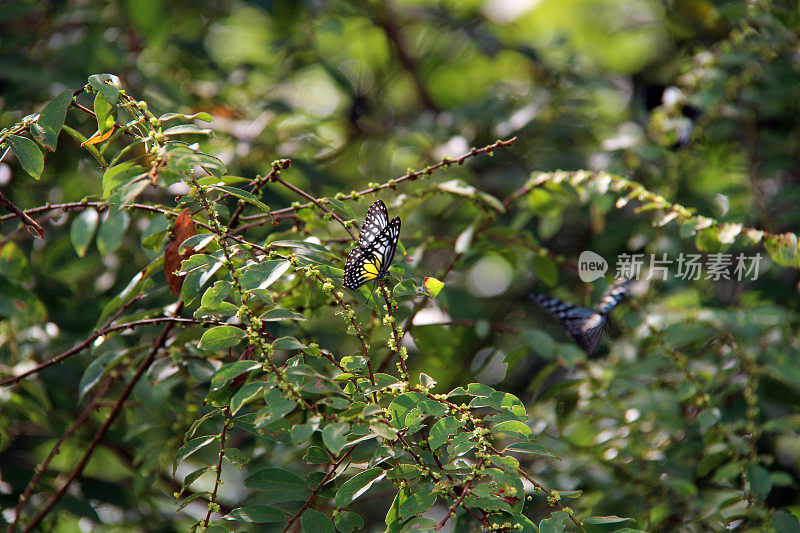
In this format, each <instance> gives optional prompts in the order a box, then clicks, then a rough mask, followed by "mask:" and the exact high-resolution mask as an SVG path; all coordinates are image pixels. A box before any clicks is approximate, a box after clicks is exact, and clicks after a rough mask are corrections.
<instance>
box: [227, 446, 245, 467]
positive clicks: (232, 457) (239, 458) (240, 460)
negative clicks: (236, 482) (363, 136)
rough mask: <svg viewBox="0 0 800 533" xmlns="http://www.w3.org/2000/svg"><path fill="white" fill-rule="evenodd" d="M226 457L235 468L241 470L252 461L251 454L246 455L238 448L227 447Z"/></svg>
mask: <svg viewBox="0 0 800 533" xmlns="http://www.w3.org/2000/svg"><path fill="white" fill-rule="evenodd" d="M225 459H227V460H228V462H229V463H230V464H232V465H233V466H234V467H235V468H237V469H239V470H241V469H242V468H244V467H245V466H247V464H248V463H249V462H250V456H249V455H245V453H244V452H242V451H241V450H240V449H238V448H227V447H226V448H225Z"/></svg>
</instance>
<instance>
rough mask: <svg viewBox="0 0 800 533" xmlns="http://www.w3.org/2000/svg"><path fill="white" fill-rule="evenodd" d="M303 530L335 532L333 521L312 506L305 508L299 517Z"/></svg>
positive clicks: (325, 532)
mask: <svg viewBox="0 0 800 533" xmlns="http://www.w3.org/2000/svg"><path fill="white" fill-rule="evenodd" d="M300 524H301V525H302V526H303V531H313V532H314V533H317V532H319V533H335V529H334V527H333V522H331V521H330V519H329V518H328V517H327V516H325V515H324V514H322V513H320V512H319V511H317V510H316V509H314V508H313V507H309V508H308V509H306V512H304V513H303V516H302V517H301V518H300Z"/></svg>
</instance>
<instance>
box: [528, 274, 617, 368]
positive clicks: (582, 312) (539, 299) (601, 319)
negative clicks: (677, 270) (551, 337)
mask: <svg viewBox="0 0 800 533" xmlns="http://www.w3.org/2000/svg"><path fill="white" fill-rule="evenodd" d="M629 283H630V280H628V279H620V280H617V281H616V282H614V284H612V285H611V286H610V287H609V288H608V290H606V292H605V294H604V295H603V298H602V299H601V300H600V303H599V304H597V309H589V308H587V307H583V306H580V305H575V304H573V303H570V302H564V301H562V300H559V299H558V298H554V297H552V296H546V295H544V294H537V293H532V294H531V295H530V298H531V299H532V300H533V301H534V302H536V303H538V304H539V305H540V306H541V307H542V309H544V310H545V311H547V312H548V313H550V314H551V315H553V316H554V317H556V319H558V321H559V322H560V323H561V327H563V328H564V329H565V330H566V332H567V333H568V334H569V336H570V337H572V338H573V340H575V342H576V343H577V344H578V346H580V347H581V349H582V350H583V351H585V352H586V353H587V354H588V355H590V356H591V355H592V354H594V352H596V351H597V346H598V344H600V338H601V337H602V335H603V331H604V330H605V328H606V326H607V325H608V320H609V315H611V311H613V310H614V308H615V307H616V306H617V305H618V304H619V303H620V302H621V301H622V300H623V299H624V298H625V296H627V294H628V285H629Z"/></svg>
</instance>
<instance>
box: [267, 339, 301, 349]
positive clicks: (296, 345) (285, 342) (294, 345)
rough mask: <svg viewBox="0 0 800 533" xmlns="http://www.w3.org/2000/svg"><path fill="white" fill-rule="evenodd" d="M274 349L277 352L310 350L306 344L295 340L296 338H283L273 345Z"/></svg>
mask: <svg viewBox="0 0 800 533" xmlns="http://www.w3.org/2000/svg"><path fill="white" fill-rule="evenodd" d="M272 347H273V348H275V349H276V350H302V349H303V348H308V346H306V345H305V344H303V343H302V342H300V341H299V340H297V339H295V338H294V337H281V338H280V339H276V340H275V341H274V342H273V343H272Z"/></svg>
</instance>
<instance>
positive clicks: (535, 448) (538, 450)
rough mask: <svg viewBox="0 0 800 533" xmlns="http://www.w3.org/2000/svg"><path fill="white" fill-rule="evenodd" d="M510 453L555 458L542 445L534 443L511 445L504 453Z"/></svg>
mask: <svg viewBox="0 0 800 533" xmlns="http://www.w3.org/2000/svg"><path fill="white" fill-rule="evenodd" d="M509 452H516V453H530V454H533V455H544V456H546V457H555V455H553V454H552V453H550V452H549V451H547V449H546V448H545V447H544V446H542V445H541V444H536V443H534V442H515V443H514V444H509V445H508V446H507V447H506V449H505V450H503V453H509Z"/></svg>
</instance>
